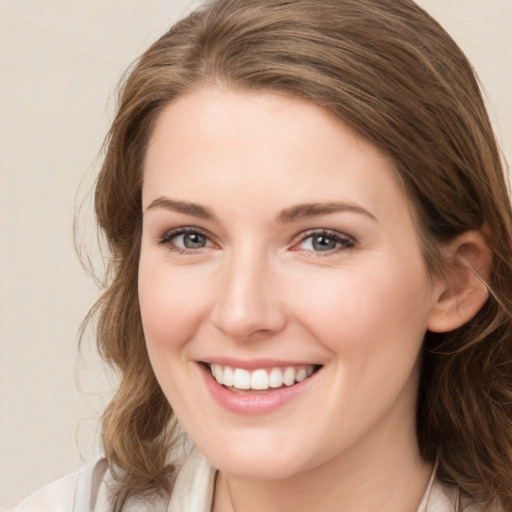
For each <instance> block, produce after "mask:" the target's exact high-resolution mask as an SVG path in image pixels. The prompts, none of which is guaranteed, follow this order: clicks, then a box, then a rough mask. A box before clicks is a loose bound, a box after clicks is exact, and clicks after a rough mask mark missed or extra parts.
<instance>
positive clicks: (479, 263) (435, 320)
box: [427, 231, 492, 332]
mask: <svg viewBox="0 0 512 512" xmlns="http://www.w3.org/2000/svg"><path fill="white" fill-rule="evenodd" d="M443 253H444V255H445V258H446V260H447V270H446V273H445V275H444V276H443V277H441V278H439V279H438V280H436V281H435V285H434V289H435V296H434V300H435V303H434V304H433V306H432V309H431V311H430V315H429V320H428V324H427V328H428V329H429V330H430V331H433V332H448V331H452V330H453V329H457V328H458V327H460V326H461V325H464V324H465V323H466V322H469V320H471V319H472V318H473V317H474V316H475V315H476V314H477V313H478V311H479V310H480V308H481V307H482V306H483V305H484V304H485V301H486V300H487V297H488V295H489V293H488V289H487V286H486V284H485V283H486V282H488V280H489V277H490V271H491V263H492V252H491V250H490V249H489V246H488V244H487V240H486V238H485V236H484V234H483V233H482V232H481V231H466V232H465V233H463V234H462V235H459V236H457V237H456V238H454V239H453V240H452V241H451V242H449V243H448V244H447V245H446V246H445V247H444V248H443Z"/></svg>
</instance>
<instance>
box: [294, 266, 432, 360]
mask: <svg viewBox="0 0 512 512" xmlns="http://www.w3.org/2000/svg"><path fill="white" fill-rule="evenodd" d="M382 268H385V269H386V271H385V272H382ZM315 277H316V278H315V279H310V280H308V281H307V282H304V281H301V280H300V278H297V279H296V280H295V286H294V290H293V293H292V294H291V295H290V296H291V297H296V298H299V299H300V300H297V299H295V300H296V305H295V307H294V308H293V309H294V310H295V311H296V313H297V318H300V319H302V320H301V321H302V322H303V323H304V324H305V325H306V326H307V327H308V329H309V330H310V331H313V332H314V333H315V337H316V338H318V339H320V340H322V342H323V343H324V344H325V345H326V346H327V348H329V349H331V351H333V352H339V351H345V350H346V351H347V357H350V356H351V355H353V356H354V357H357V356H361V355H364V356H368V355H369V354H370V353H373V352H375V353H378V354H379V357H380V355H381V354H382V352H386V351H387V352H388V353H389V352H390V353H391V354H393V353H396V352H398V351H401V350H402V349H403V348H404V347H406V348H409V347H411V348H413V349H414V350H415V351H417V350H419V344H420V343H421V340H422V339H423V336H424V334H425V331H426V326H427V320H428V312H429V304H430V303H429V290H430V284H429V279H428V276H427V274H426V271H425V269H424V266H423V264H422V260H421V259H418V261H417V262H410V263H407V264H406V265H401V264H398V263H395V264H392V262H388V261H386V262H380V264H379V262H373V263H372V264H371V265H370V264H368V265H363V266H362V269H361V268H359V269H351V268H340V269H339V271H338V272H329V273H325V275H322V274H321V273H320V272H319V273H317V275H316V276H315Z"/></svg>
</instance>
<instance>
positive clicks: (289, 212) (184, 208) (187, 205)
mask: <svg viewBox="0 0 512 512" xmlns="http://www.w3.org/2000/svg"><path fill="white" fill-rule="evenodd" d="M154 208H164V209H166V210H171V211H175V212H178V213H183V214H185V215H191V216H193V217H197V218H200V219H205V220H216V216H215V214H214V213H213V211H212V210H210V209H209V208H206V207H205V206H201V205H199V204H196V203H191V202H188V201H179V200H177V199H171V198H169V197H163V196H162V197H158V198H156V199H155V200H154V201H152V202H151V204H150V205H149V206H148V207H147V208H146V211H148V210H151V209H154ZM340 212H352V213H358V214H361V215H364V216H366V217H368V218H370V219H372V220H375V221H376V220H377V219H376V217H375V216H374V215H373V214H372V213H370V212H369V211H368V210H365V209H364V208H362V207H361V206H359V205H357V204H353V203H347V202H342V201H329V202H325V203H303V204H298V205H295V206H291V207H289V208H285V209H284V210H282V211H281V212H280V213H279V215H278V216H277V217H276V222H277V223H278V224H287V223H290V222H296V221H299V220H301V219H308V218H311V217H318V216H321V215H329V214H332V213H340Z"/></svg>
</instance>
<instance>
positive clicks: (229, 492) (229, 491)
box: [225, 476, 236, 512]
mask: <svg viewBox="0 0 512 512" xmlns="http://www.w3.org/2000/svg"><path fill="white" fill-rule="evenodd" d="M225 478H226V485H227V487H228V495H229V501H230V503H231V508H232V509H233V512H236V508H235V504H234V503H233V496H231V487H229V480H228V477H227V476H226V477H225Z"/></svg>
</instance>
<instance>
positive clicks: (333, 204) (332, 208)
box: [276, 201, 377, 224]
mask: <svg viewBox="0 0 512 512" xmlns="http://www.w3.org/2000/svg"><path fill="white" fill-rule="evenodd" d="M340 212H353V213H358V214H361V215H364V216H366V217H369V218H370V219H372V220H375V221H376V220H377V218H376V217H375V216H374V215H373V214H372V213H370V212H369V211H368V210H365V209H364V208H362V207H361V206H358V205H357V204H353V203H346V202H340V201H330V202H327V203H304V204H298V205H296V206H292V207H290V208H286V209H284V210H283V211H282V212H281V213H280V214H279V215H278V217H277V219H276V221H277V222H278V223H280V224H284V223H288V222H295V221H298V220H301V219H307V218H310V217H317V216H320V215H329V214H331V213H340Z"/></svg>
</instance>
